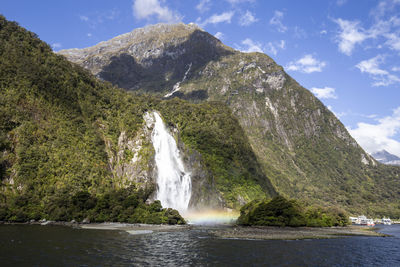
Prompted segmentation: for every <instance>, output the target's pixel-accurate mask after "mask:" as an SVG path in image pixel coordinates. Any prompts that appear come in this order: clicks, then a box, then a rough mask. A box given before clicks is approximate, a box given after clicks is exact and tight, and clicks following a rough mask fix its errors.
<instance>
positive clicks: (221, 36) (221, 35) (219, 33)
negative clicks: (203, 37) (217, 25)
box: [214, 32, 225, 40]
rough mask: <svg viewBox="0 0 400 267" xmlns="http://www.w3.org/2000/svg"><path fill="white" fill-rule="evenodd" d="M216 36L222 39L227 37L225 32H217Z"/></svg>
mask: <svg viewBox="0 0 400 267" xmlns="http://www.w3.org/2000/svg"><path fill="white" fill-rule="evenodd" d="M214 36H215V38H218V39H220V40H222V39H224V38H225V34H223V33H222V32H217V33H216V34H214Z"/></svg>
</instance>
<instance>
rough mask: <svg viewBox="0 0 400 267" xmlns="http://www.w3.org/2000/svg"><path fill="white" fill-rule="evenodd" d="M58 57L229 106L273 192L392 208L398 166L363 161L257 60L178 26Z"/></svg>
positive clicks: (158, 92)
mask: <svg viewBox="0 0 400 267" xmlns="http://www.w3.org/2000/svg"><path fill="white" fill-rule="evenodd" d="M59 54H61V55H64V56H65V57H66V58H67V59H69V60H70V61H72V62H75V63H77V64H79V65H81V66H83V67H84V68H86V69H88V70H90V71H91V72H92V73H93V74H94V75H96V76H97V77H99V78H100V79H102V80H106V81H109V82H111V83H112V84H114V85H117V86H120V87H123V88H125V89H126V90H128V91H130V92H135V93H144V94H152V95H154V96H157V97H162V98H164V99H169V98H174V99H175V98H176V97H178V98H181V99H184V100H188V101H190V102H192V103H215V102H217V103H220V105H221V106H227V107H229V109H230V110H231V111H232V113H233V114H234V116H235V117H236V118H237V119H238V122H239V124H240V126H241V128H242V129H243V131H244V134H245V136H246V138H247V139H248V140H249V144H250V146H251V148H252V151H254V153H255V156H256V158H257V161H258V162H259V163H260V166H261V168H262V171H263V173H264V174H265V176H266V177H267V179H268V180H269V181H270V182H271V184H272V186H273V188H274V189H275V190H276V191H277V192H279V193H280V194H281V195H283V196H286V197H289V198H299V199H302V200H305V201H308V202H311V203H314V204H319V205H338V206H341V207H345V208H346V209H347V210H349V211H350V212H353V213H355V214H356V213H361V212H364V213H369V214H372V213H374V214H377V213H382V214H388V213H392V214H394V213H395V214H398V212H399V210H398V208H397V207H398V204H399V203H400V202H399V200H398V199H399V198H398V197H399V193H400V192H399V191H398V190H397V189H396V188H399V187H398V185H399V182H400V181H399V174H400V169H399V168H395V167H387V166H383V165H381V164H379V163H378V162H376V161H375V160H374V159H373V158H372V157H370V156H369V155H368V154H367V153H366V152H365V151H364V150H363V149H362V148H361V147H360V146H359V145H358V144H357V142H356V141H355V140H354V139H353V138H352V137H351V136H350V134H349V133H348V132H347V130H346V128H345V127H344V126H343V124H342V123H341V122H340V121H339V120H338V119H337V118H336V117H335V116H334V114H333V113H332V112H330V111H329V110H328V109H327V108H326V107H325V106H324V105H323V104H322V103H321V102H320V101H319V100H318V99H317V98H316V97H315V96H314V95H313V94H312V93H311V92H310V91H309V90H307V89H305V88H303V87H302V86H301V85H299V84H298V83H297V82H296V81H295V80H294V79H293V78H291V77H290V76H289V75H288V74H287V73H285V71H284V69H283V68H282V67H281V66H279V65H277V64H276V63H275V62H274V61H273V60H272V59H271V58H270V57H268V56H267V55H265V54H262V53H242V52H240V51H237V50H234V49H232V48H230V47H228V46H225V45H224V44H223V43H221V42H220V41H219V40H218V39H216V38H215V37H214V36H212V35H210V34H209V33H207V32H205V31H203V30H202V29H200V28H199V27H197V26H196V25H193V24H189V25H185V24H182V23H181V24H173V25H170V24H157V25H153V26H147V27H145V28H141V29H135V30H133V31H132V32H130V33H127V34H123V35H120V36H118V37H115V38H113V39H111V40H109V41H105V42H101V43H99V44H97V45H95V46H93V47H88V48H84V49H70V50H63V51H60V52H59ZM175 125H176V126H177V127H178V129H180V128H182V127H181V126H180V124H175ZM226 136H229V135H228V134H227V135H226ZM384 203H386V204H384ZM385 205H388V206H385ZM389 210H390V211H389ZM393 212H394V213H393ZM396 216H398V215H396Z"/></svg>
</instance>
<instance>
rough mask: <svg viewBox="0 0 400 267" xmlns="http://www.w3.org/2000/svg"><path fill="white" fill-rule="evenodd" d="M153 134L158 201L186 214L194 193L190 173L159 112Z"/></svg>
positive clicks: (155, 114)
mask: <svg viewBox="0 0 400 267" xmlns="http://www.w3.org/2000/svg"><path fill="white" fill-rule="evenodd" d="M153 116H154V118H155V124H154V129H153V133H152V137H151V139H152V142H153V146H154V150H155V152H156V154H155V162H156V166H157V172H158V174H157V187H158V188H157V193H156V199H158V200H160V201H161V204H162V205H163V207H167V208H174V209H177V210H178V211H179V212H181V213H184V212H185V211H186V210H187V208H188V206H189V201H190V197H191V193H192V183H191V177H190V173H188V172H186V171H185V168H184V165H183V161H182V159H181V156H180V153H179V149H178V147H177V145H176V142H175V139H174V137H173V136H172V135H171V134H170V133H169V132H168V130H167V128H166V127H165V125H164V122H163V120H162V119H161V117H160V115H159V114H158V113H157V112H153Z"/></svg>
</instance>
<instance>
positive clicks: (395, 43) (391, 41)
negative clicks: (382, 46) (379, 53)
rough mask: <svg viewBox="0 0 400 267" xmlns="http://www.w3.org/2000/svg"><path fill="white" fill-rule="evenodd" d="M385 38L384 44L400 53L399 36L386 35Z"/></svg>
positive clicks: (393, 34)
mask: <svg viewBox="0 0 400 267" xmlns="http://www.w3.org/2000/svg"><path fill="white" fill-rule="evenodd" d="M385 37H386V38H387V39H388V40H387V41H386V44H387V45H388V46H389V47H390V48H391V49H392V50H397V51H400V34H399V33H397V34H395V33H388V34H385Z"/></svg>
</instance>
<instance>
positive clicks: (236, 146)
mask: <svg viewBox="0 0 400 267" xmlns="http://www.w3.org/2000/svg"><path fill="white" fill-rule="evenodd" d="M157 109H158V110H160V111H161V113H162V115H163V117H164V119H165V121H166V122H167V123H170V124H172V125H176V127H177V128H178V129H179V131H180V136H181V138H182V141H183V142H184V143H185V145H186V146H188V147H189V148H191V149H195V150H196V151H198V152H200V153H201V155H202V158H203V160H204V163H205V167H206V168H207V169H208V170H210V171H211V173H212V174H213V177H214V179H215V183H216V187H217V189H218V191H219V192H221V194H222V196H223V198H224V200H225V202H226V204H227V206H228V207H231V208H236V209H239V208H240V206H241V205H240V204H239V203H238V200H237V198H238V196H241V197H242V198H243V200H244V201H246V202H248V201H251V200H253V199H257V198H260V197H262V196H264V195H265V194H266V193H267V195H268V196H274V195H275V194H276V193H275V190H274V188H273V187H272V185H271V184H270V183H269V180H268V178H267V177H266V176H265V175H264V174H263V171H262V168H261V167H260V164H259V163H258V160H257V158H256V156H255V155H254V153H253V151H252V148H251V146H250V144H249V141H248V140H247V138H246V135H245V133H244V131H243V129H242V128H241V127H240V125H239V123H238V121H237V119H236V118H235V117H234V116H233V115H232V114H231V111H230V110H229V109H228V108H227V107H226V106H224V105H221V104H220V103H217V102H207V103H202V104H191V103H188V102H186V101H183V100H180V99H178V98H175V99H172V100H169V101H162V102H160V103H159V104H158V105H157Z"/></svg>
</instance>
